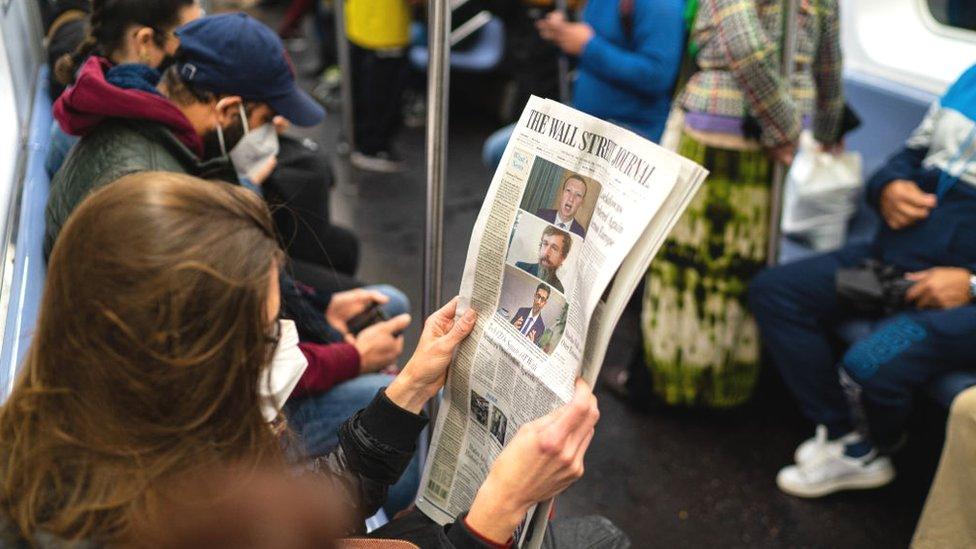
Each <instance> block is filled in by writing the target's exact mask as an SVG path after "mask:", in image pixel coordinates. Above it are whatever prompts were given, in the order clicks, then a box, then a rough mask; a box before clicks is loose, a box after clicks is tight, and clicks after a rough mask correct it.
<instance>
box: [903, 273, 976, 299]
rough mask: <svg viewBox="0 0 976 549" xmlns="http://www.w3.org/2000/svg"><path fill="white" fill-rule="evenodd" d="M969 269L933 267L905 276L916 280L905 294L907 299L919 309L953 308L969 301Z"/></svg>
mask: <svg viewBox="0 0 976 549" xmlns="http://www.w3.org/2000/svg"><path fill="white" fill-rule="evenodd" d="M970 275H972V273H970V272H969V271H968V270H966V269H961V268H959V267H933V268H931V269H926V270H924V271H922V272H918V273H908V274H906V275H905V278H907V279H908V280H912V281H914V282H915V285H913V286H912V287H911V288H909V289H908V292H907V293H906V294H905V301H907V302H909V303H914V304H915V306H916V307H918V308H919V309H951V308H953V307H960V306H962V305H965V304H967V303H969V301H970V300H971V299H972V296H971V295H970V293H969V277H970Z"/></svg>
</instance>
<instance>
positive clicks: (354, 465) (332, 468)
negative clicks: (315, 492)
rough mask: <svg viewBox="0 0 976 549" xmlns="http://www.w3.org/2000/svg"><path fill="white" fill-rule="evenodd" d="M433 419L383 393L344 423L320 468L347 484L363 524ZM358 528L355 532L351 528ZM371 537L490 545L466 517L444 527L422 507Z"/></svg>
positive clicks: (459, 547) (471, 547)
mask: <svg viewBox="0 0 976 549" xmlns="http://www.w3.org/2000/svg"><path fill="white" fill-rule="evenodd" d="M426 425H427V418H426V417H424V416H418V415H415V414H412V413H410V412H407V411H406V410H403V409H402V408H400V407H398V406H397V405H396V404H394V403H393V402H391V401H390V399H388V398H386V395H385V394H384V393H383V392H380V393H379V394H377V395H376V398H375V399H373V402H371V403H370V404H369V406H367V407H366V408H365V409H363V410H361V411H360V412H358V413H357V414H356V415H354V416H353V417H352V418H350V419H349V420H348V421H346V422H345V423H344V424H343V425H342V427H340V428H339V446H338V447H337V448H336V449H335V450H333V451H332V453H330V454H329V455H327V456H325V457H323V458H319V459H317V460H316V461H315V462H313V463H314V467H315V468H316V469H317V470H319V471H322V472H326V473H329V474H331V475H333V477H334V478H337V479H339V480H340V483H341V484H342V487H341V489H342V490H343V491H344V492H345V493H346V494H347V495H348V496H350V497H349V498H348V499H349V500H350V501H355V502H358V506H357V508H356V509H355V511H356V512H357V513H358V518H359V519H360V520H359V523H365V521H366V519H367V518H368V517H370V516H372V515H373V514H375V513H376V511H377V510H378V509H379V508H380V506H381V505H382V504H383V503H384V502H385V501H386V493H387V490H388V489H389V487H390V486H391V485H393V484H394V483H395V482H396V481H397V480H399V479H400V476H401V475H402V474H403V471H404V470H405V469H406V467H407V464H408V463H409V462H410V460H411V459H412V458H413V454H414V452H415V451H416V449H417V437H418V436H420V432H421V431H422V430H423V428H424V426H426ZM350 533H351V534H352V533H355V532H350ZM370 537H376V538H381V539H382V538H385V539H403V540H406V541H410V542H413V543H415V544H416V545H418V546H420V547H423V548H424V549H427V548H432V549H433V548H444V549H450V548H456V549H476V548H477V549H485V548H490V547H491V546H489V545H487V544H485V543H483V542H481V541H480V540H479V539H478V537H477V536H476V535H475V534H474V533H473V532H472V531H471V530H470V529H468V528H467V526H466V525H465V524H464V520H463V519H462V520H459V521H458V522H456V523H453V524H448V525H447V526H444V527H441V526H439V525H438V524H436V523H434V522H433V521H431V520H430V519H428V518H427V517H426V516H424V515H423V514H421V513H420V512H419V511H416V510H415V511H412V512H411V513H409V514H407V515H406V516H404V517H402V518H397V519H394V520H392V521H390V522H389V523H388V524H387V525H386V526H384V527H383V528H380V529H379V530H377V531H375V532H373V533H372V534H371V535H370Z"/></svg>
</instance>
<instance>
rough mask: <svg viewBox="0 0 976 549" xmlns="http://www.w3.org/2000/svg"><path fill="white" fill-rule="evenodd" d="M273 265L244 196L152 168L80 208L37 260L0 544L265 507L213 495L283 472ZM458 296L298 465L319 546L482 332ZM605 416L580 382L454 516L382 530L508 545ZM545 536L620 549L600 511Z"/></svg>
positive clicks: (160, 542) (399, 462)
mask: <svg viewBox="0 0 976 549" xmlns="http://www.w3.org/2000/svg"><path fill="white" fill-rule="evenodd" d="M281 260H282V254H281V251H280V249H279V248H278V244H277V240H276V238H275V234H274V229H273V224H272V220H271V216H270V214H269V212H268V210H267V207H266V206H264V205H263V204H262V202H261V201H260V199H258V198H257V197H256V196H255V195H253V194H252V193H250V192H248V191H247V190H244V189H242V188H240V187H236V186H231V185H225V184H221V183H210V182H206V181H202V180H199V179H195V178H192V177H189V176H184V175H178V174H162V173H153V172H146V173H141V174H136V175H131V176H127V177H125V178H123V179H121V180H119V181H117V182H115V183H113V184H111V185H108V186H106V187H104V188H103V189H101V190H99V191H98V192H96V193H94V194H93V195H91V196H90V197H89V198H88V199H87V200H86V201H85V202H84V203H82V205H81V206H79V207H78V209H76V210H75V212H74V214H73V215H72V216H71V218H70V219H69V220H68V223H67V225H66V226H65V229H64V230H63V232H62V233H61V237H60V238H59V239H58V241H57V244H56V246H55V247H54V251H53V254H52V256H51V259H50V262H49V269H48V276H47V285H46V288H45V293H44V300H43V304H42V306H41V311H40V317H39V322H38V326H37V331H36V335H35V337H34V340H33V342H32V347H31V349H30V351H29V353H28V358H27V359H26V362H25V364H24V365H23V370H24V371H23V374H22V375H21V376H20V377H19V379H18V381H17V383H16V386H15V387H14V390H13V393H12V394H11V396H10V398H9V400H7V402H6V404H5V405H4V406H3V407H2V408H0V479H2V481H0V501H2V502H3V505H2V510H0V544H2V545H4V546H7V545H18V546H19V545H20V544H22V543H24V542H27V543H30V544H31V545H37V546H42V547H45V546H49V547H55V546H56V547H61V546H65V545H75V544H77V545H79V546H86V547H89V546H102V545H140V546H179V545H180V544H179V543H176V544H170V545H167V543H168V541H167V539H168V538H166V536H168V535H171V534H176V533H186V526H187V525H186V524H185V523H183V522H180V521H174V520H173V518H172V517H174V516H180V513H179V512H174V507H175V508H177V509H183V510H184V511H186V510H191V511H192V513H190V514H192V515H198V516H199V515H202V516H204V517H205V516H207V514H208V513H210V512H214V510H215V509H216V510H219V509H221V508H226V506H227V505H228V504H236V503H241V504H244V505H252V506H257V507H258V508H259V509H260V508H261V506H262V505H264V506H265V507H264V509H265V510H266V511H268V516H269V518H270V517H271V515H274V514H275V513H274V510H273V509H270V508H269V507H267V506H268V505H269V503H268V502H266V501H250V500H249V501H243V502H242V501H240V498H238V497H236V495H239V492H234V493H229V492H222V491H221V490H224V489H229V488H226V487H227V486H240V484H241V483H244V484H246V483H248V482H249V481H250V480H251V478H252V477H251V476H249V475H250V474H251V473H253V472H254V471H256V470H259V469H260V470H262V471H267V470H272V471H275V472H277V474H278V475H280V476H281V477H282V478H285V477H288V476H289V474H290V473H289V465H288V464H287V462H286V455H285V452H283V451H282V440H281V438H280V437H278V436H276V433H279V432H280V431H281V429H280V422H276V423H277V425H272V424H269V423H268V421H267V419H266V418H265V415H264V414H263V413H262V406H263V405H266V404H268V402H269V398H268V397H267V396H266V395H267V393H266V392H265V388H266V387H267V385H269V384H270V382H269V378H270V377H272V374H273V372H271V373H269V371H268V370H269V364H271V363H272V358H273V357H274V356H275V355H276V353H277V352H278V351H281V349H278V347H279V340H280V341H282V342H284V341H285V340H283V339H280V338H279V334H280V331H279V330H280V329H279V321H278V316H279V303H278V297H277V296H278V294H279V292H278V289H277V285H278V274H277V273H278V268H279V264H280V262H281ZM456 303H457V301H456V300H455V301H452V302H451V303H449V304H448V305H447V306H445V307H444V308H443V309H441V310H440V311H438V312H437V313H435V314H434V315H433V316H432V317H431V318H430V319H428V321H427V323H426V325H425V328H424V331H423V334H422V336H421V338H420V341H419V343H418V346H417V352H416V353H415V354H414V356H413V357H412V358H411V360H410V361H409V362H408V363H407V365H406V366H405V367H404V369H403V371H402V372H401V374H400V375H399V376H398V377H397V378H396V380H395V381H394V382H393V383H392V384H391V385H390V386H389V387H388V388H386V389H385V390H383V391H381V392H380V393H378V394H377V396H376V398H375V400H374V401H373V402H372V403H371V404H370V405H369V406H368V407H367V408H366V409H364V410H362V411H360V412H359V413H358V414H356V415H355V416H353V417H352V418H350V419H349V420H348V421H347V422H346V423H345V424H344V425H343V426H342V427H341V429H340V432H339V441H340V442H339V447H338V448H337V449H335V450H334V451H333V452H332V453H330V454H329V455H327V456H325V457H322V458H318V459H315V460H314V461H312V462H311V463H309V464H307V468H308V469H309V470H311V472H312V473H313V474H315V475H318V476H320V477H321V478H322V479H328V481H327V482H324V483H323V484H324V488H323V490H325V491H327V492H328V496H327V499H329V500H330V501H331V502H332V503H333V505H330V508H331V509H332V511H330V514H329V516H320V517H317V520H316V523H317V524H318V525H321V524H323V523H324V524H327V525H329V530H330V531H331V532H332V534H330V535H336V536H350V535H355V534H357V533H358V532H360V531H361V530H362V528H363V524H364V522H363V521H364V518H365V517H366V516H369V515H371V514H373V513H374V512H375V511H376V510H377V509H378V508H379V506H380V505H381V504H382V503H383V500H384V499H385V496H386V491H387V488H388V487H389V486H390V485H391V484H393V483H394V482H395V481H396V480H397V478H398V477H399V476H400V474H401V473H402V472H403V469H404V468H405V467H406V465H407V463H408V462H409V460H410V458H411V456H412V454H413V452H414V451H415V449H416V440H417V435H419V433H420V431H421V430H422V429H423V428H424V426H425V425H426V423H427V420H426V418H425V417H424V416H423V414H422V412H421V410H422V407H423V406H424V404H425V403H426V402H427V400H428V399H430V398H431V397H432V396H434V395H435V394H437V391H438V390H439V389H440V388H441V386H443V384H444V380H445V376H446V370H447V366H448V363H449V362H450V358H451V355H452V353H453V351H454V349H455V348H456V346H457V345H458V344H459V343H460V342H461V341H462V340H463V339H464V338H465V337H467V335H468V333H469V332H470V331H471V329H472V326H473V325H474V322H475V317H476V314H475V312H474V311H468V312H467V313H466V314H464V315H463V316H461V317H459V318H455V316H456V314H455V313H456ZM282 344H284V343H282ZM598 416H599V413H598V411H597V407H596V400H595V398H594V397H593V395H592V393H591V392H590V389H589V388H588V387H587V386H586V384H585V383H583V382H579V383H578V384H577V390H576V393H575V396H574V398H573V400H572V401H571V402H570V403H569V404H568V405H567V406H564V407H562V408H560V409H558V410H556V411H555V412H554V413H552V414H549V415H547V416H545V417H543V418H541V419H539V420H538V421H535V422H532V423H530V424H527V425H525V426H524V427H523V429H521V430H520V431H519V433H518V434H517V435H516V436H515V438H514V439H513V440H512V441H511V443H510V444H509V446H508V448H507V449H506V450H505V451H504V452H503V453H502V454H501V455H500V456H499V457H498V459H497V460H496V461H495V463H494V465H493V467H492V469H491V473H490V474H489V476H488V479H487V480H486V481H485V482H484V484H483V485H482V486H481V489H480V491H479V492H478V496H477V498H476V500H475V501H474V503H473V505H472V506H471V508H470V511H469V512H468V513H466V514H465V515H463V516H460V517H458V518H457V521H456V522H455V523H453V524H450V525H448V526H447V527H444V528H442V527H440V526H435V525H434V524H433V523H432V522H430V521H429V520H427V519H426V518H424V517H423V516H421V515H419V514H414V515H410V516H407V517H405V518H402V519H399V520H394V521H393V522H391V523H390V524H389V525H388V526H387V527H385V528H384V529H383V530H381V531H380V532H379V533H378V534H377V535H378V536H381V537H382V536H387V537H395V538H399V539H406V540H409V541H412V542H413V543H416V544H417V545H419V546H422V547H504V546H507V545H508V544H509V543H510V538H511V536H512V533H513V531H514V530H515V528H516V526H517V525H518V524H519V523H520V522H521V521H522V519H523V517H524V516H525V513H526V511H527V509H528V508H529V507H530V506H532V505H533V504H535V503H536V502H539V501H542V500H545V499H547V498H550V497H552V496H554V495H555V494H557V493H559V492H561V491H562V490H564V489H565V488H567V487H568V486H569V485H571V484H572V483H573V482H574V481H576V480H577V479H578V478H580V476H581V475H582V473H583V456H584V454H585V452H586V449H587V447H588V446H589V444H590V441H591V440H592V437H593V428H594V425H595V424H596V421H597V419H598ZM279 419H280V416H279ZM286 438H287V437H286ZM212 472H216V476H217V477H219V478H224V479H226V480H227V481H228V482H227V483H226V484H210V486H213V487H215V488H218V490H217V491H216V493H215V492H213V491H201V490H196V491H194V490H192V489H190V490H188V489H187V488H188V487H189V488H192V487H193V485H194V481H193V480H192V479H200V478H204V479H205V478H212V477H211V473H212ZM235 472H236V473H235ZM221 475H223V476H221ZM231 476H233V477H235V478H231ZM188 479H189V480H188ZM245 493H246V491H245ZM187 494H196V498H190V499H191V500H188V499H187V498H186V496H187ZM183 515H184V516H185V515H187V513H183ZM258 516H259V517H261V516H264V515H262V514H260V513H259V514H258ZM278 516H280V514H279V515H278ZM209 524H210V528H211V531H209V532H206V533H205V534H206V539H208V540H209V541H211V542H212V543H211V545H214V544H217V545H224V546H227V545H250V546H256V545H260V546H269V544H270V545H271V546H290V545H287V544H285V545H279V544H278V543H276V541H282V540H275V541H271V540H269V539H268V538H267V535H268V532H269V529H268V523H263V522H262V521H261V520H260V519H259V520H257V521H240V522H235V523H234V526H233V528H220V527H219V524H218V523H213V522H210V523H209ZM312 526H313V525H309V524H307V521H306V524H305V527H308V530H309V532H311V531H312V530H313V528H312ZM270 531H273V532H275V534H273V535H274V536H279V535H281V536H285V535H286V534H287V536H288V537H289V539H291V540H293V541H294V540H302V539H304V540H305V541H306V542H308V541H309V540H310V539H313V538H312V537H309V536H304V537H303V536H301V535H298V534H296V533H295V532H294V531H288V532H280V533H278V532H277V531H275V530H273V529H272V530H270ZM316 531H321V529H319V530H316ZM198 533H199V532H198ZM296 535H297V536H298V537H295V536H296ZM191 539H193V538H192V536H191ZM230 539H233V540H235V542H239V543H227V542H228V541H229V540H230ZM169 541H172V539H169ZM328 541H331V540H328ZM282 543H284V542H283V541H282ZM350 543H351V545H349V544H350ZM380 543H382V542H380ZM548 543H549V544H550V545H549V546H550V547H556V546H558V547H626V546H627V543H626V541H625V538H624V537H623V536H622V534H620V533H619V531H617V530H616V529H615V528H613V527H612V526H611V525H609V523H608V522H606V521H605V520H603V519H583V520H582V521H570V522H569V523H564V525H563V526H562V527H561V526H560V525H559V523H558V522H557V523H556V527H555V529H554V534H553V535H551V536H549V542H548ZM343 544H346V545H349V546H357V545H356V544H355V542H348V543H347V542H343ZM363 545H364V544H362V543H361V544H360V545H359V546H363ZM375 545H376V541H373V546H375ZM294 546H299V545H294ZM300 546H307V543H306V544H303V545H300Z"/></svg>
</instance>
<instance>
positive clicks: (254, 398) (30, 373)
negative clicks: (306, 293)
mask: <svg viewBox="0 0 976 549" xmlns="http://www.w3.org/2000/svg"><path fill="white" fill-rule="evenodd" d="M279 254H280V251H279V249H278V246H277V244H276V240H275V234H274V230H273V225H272V221H271V218H270V215H269V213H268V210H267V208H266V207H265V206H264V205H263V204H262V203H261V201H260V200H259V199H258V198H257V197H255V196H254V195H253V194H251V193H249V192H248V191H247V190H245V189H242V188H239V187H234V186H231V185H228V184H224V183H214V182H207V181H203V180H200V179H196V178H193V177H190V176H186V175H179V174H173V173H155V172H144V173H139V174H135V175H130V176H127V177H124V178H122V179H120V180H119V181H117V182H115V183H113V184H111V185H108V186H106V187H105V188H103V189H101V190H99V191H97V192H96V193H94V194H93V195H92V196H90V197H89V198H88V199H87V200H85V201H84V202H83V203H82V204H81V205H80V206H79V207H78V208H77V210H76V211H75V212H74V213H73V214H72V216H71V217H70V218H69V220H68V223H67V224H66V226H65V227H64V230H63V231H62V232H61V234H60V236H59V238H58V240H57V243H56V245H55V247H54V251H53V253H52V255H51V259H50V263H49V272H48V276H47V281H46V287H45V290H44V298H43V302H42V305H41V311H40V317H39V320H38V326H37V332H36V334H35V336H34V340H33V343H32V345H31V348H30V351H29V353H28V357H27V360H26V362H25V364H24V366H23V371H22V372H21V374H20V376H19V378H18V380H17V384H16V386H15V388H14V390H13V393H12V394H11V396H10V399H9V400H8V401H7V403H6V404H5V405H4V406H3V407H2V409H0V482H2V486H0V509H2V511H3V512H4V513H5V514H6V515H7V517H8V518H9V519H10V520H12V522H13V524H14V525H15V526H16V528H18V529H19V531H20V533H21V535H23V536H25V537H27V538H28V539H32V537H33V535H35V534H36V533H38V532H40V531H44V532H48V533H50V534H54V535H56V536H58V537H60V538H63V539H65V540H82V539H85V540H93V541H96V542H99V543H105V542H112V541H117V540H120V539H125V538H126V536H128V535H130V534H131V532H132V525H133V523H134V522H136V521H137V520H141V518H142V517H143V516H145V515H147V514H149V515H151V514H152V513H151V512H150V511H151V510H152V509H153V508H156V507H157V504H158V503H159V502H160V501H161V500H164V499H165V496H163V495H162V493H163V492H165V490H164V489H163V487H164V486H165V485H166V484H167V483H168V482H170V481H171V480H172V479H173V478H175V477H178V476H180V475H182V474H184V473H185V472H186V471H188V470H194V469H197V468H207V467H209V468H214V467H220V466H222V465H223V464H226V463H231V462H233V463H237V464H240V463H244V464H248V463H251V464H259V463H264V464H267V463H279V460H280V455H279V453H280V452H279V448H278V446H277V442H276V440H275V438H274V436H273V435H272V433H271V430H270V428H269V426H268V424H267V423H266V422H265V420H264V418H263V417H262V415H261V411H260V398H261V397H260V395H259V385H260V384H261V383H262V382H263V380H264V379H265V377H264V375H263V374H264V373H265V372H266V368H267V365H268V364H269V362H270V358H271V355H272V353H273V351H274V347H275V337H274V334H275V332H274V330H273V326H269V323H268V319H267V318H266V316H267V303H268V299H269V292H270V291H271V279H270V278H269V276H271V273H272V269H273V268H274V266H275V265H276V264H277V261H278V259H279Z"/></svg>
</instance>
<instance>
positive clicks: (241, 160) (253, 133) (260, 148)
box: [228, 105, 279, 180]
mask: <svg viewBox="0 0 976 549" xmlns="http://www.w3.org/2000/svg"><path fill="white" fill-rule="evenodd" d="M239 107H240V109H241V123H242V124H243V125H244V137H242V138H241V140H240V141H238V143H237V145H234V148H233V149H231V151H230V153H228V156H230V161H231V163H233V164H234V169H235V170H237V173H238V175H240V176H243V177H246V178H248V179H251V180H253V179H254V174H255V172H257V171H258V170H260V169H261V168H263V167H264V166H265V165H266V164H267V163H268V161H269V160H271V158H273V157H275V156H278V149H279V146H278V131H277V130H276V129H275V126H274V124H271V123H268V124H263V125H262V126H261V127H259V128H256V129H254V130H251V129H250V128H248V126H247V114H246V113H245V112H244V106H243V105H239Z"/></svg>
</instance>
